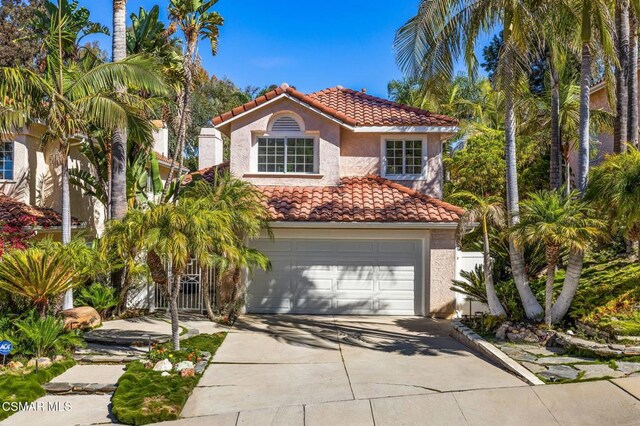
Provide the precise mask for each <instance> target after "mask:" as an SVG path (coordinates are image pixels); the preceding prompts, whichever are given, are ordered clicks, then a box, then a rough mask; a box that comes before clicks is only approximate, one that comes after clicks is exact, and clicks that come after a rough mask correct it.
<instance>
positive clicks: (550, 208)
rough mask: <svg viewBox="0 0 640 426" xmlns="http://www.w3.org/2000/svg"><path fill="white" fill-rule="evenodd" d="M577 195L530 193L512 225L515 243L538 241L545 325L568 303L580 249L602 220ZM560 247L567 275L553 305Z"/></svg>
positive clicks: (579, 263)
mask: <svg viewBox="0 0 640 426" xmlns="http://www.w3.org/2000/svg"><path fill="white" fill-rule="evenodd" d="M576 196H577V194H575V193H574V194H571V196H570V197H566V196H565V195H564V194H563V193H562V192H561V191H544V192H540V193H535V194H531V196H530V197H529V198H528V199H527V200H525V201H523V202H522V220H521V221H520V223H518V224H517V225H515V226H514V227H512V230H511V232H512V235H513V238H514V241H515V242H516V244H518V245H519V246H521V247H522V246H523V245H524V244H527V243H536V242H538V241H542V243H543V244H544V246H545V256H546V261H547V281H546V286H545V312H544V320H545V323H546V324H547V325H549V326H550V325H551V324H552V323H553V322H557V321H559V320H561V319H562V318H563V317H564V315H565V314H566V310H567V309H568V308H569V306H570V305H571V300H573V296H574V295H575V290H576V288H577V284H578V281H579V280H580V274H581V272H582V258H583V255H584V250H585V249H586V248H587V247H588V246H589V244H590V243H591V242H592V241H593V239H594V238H595V237H597V236H599V235H600V229H601V227H602V222H601V221H599V220H596V219H592V218H591V217H590V210H589V208H588V207H587V205H586V204H585V203H584V202H581V201H578V200H577V199H576V198H575V197H576ZM563 250H568V251H569V265H568V267H567V278H566V279H565V283H564V286H563V289H562V294H561V296H560V297H559V298H558V301H557V302H556V304H555V305H554V303H553V284H554V281H555V276H556V268H557V266H558V263H559V261H560V257H561V255H562V252H563Z"/></svg>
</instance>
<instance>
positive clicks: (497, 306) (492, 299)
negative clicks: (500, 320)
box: [482, 217, 507, 317]
mask: <svg viewBox="0 0 640 426" xmlns="http://www.w3.org/2000/svg"><path fill="white" fill-rule="evenodd" d="M482 248H483V260H484V283H485V287H486V290H487V304H488V305H489V312H490V313H491V315H493V316H497V317H506V316H507V311H505V309H504V306H502V303H500V299H499V298H498V294H497V293H496V288H495V285H494V283H493V261H492V260H491V254H490V251H489V231H488V229H487V218H486V217H485V218H483V219H482Z"/></svg>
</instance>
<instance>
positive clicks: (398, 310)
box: [247, 238, 422, 315]
mask: <svg viewBox="0 0 640 426" xmlns="http://www.w3.org/2000/svg"><path fill="white" fill-rule="evenodd" d="M421 243H422V241H421V240H322V239H278V238H276V239H275V240H274V241H270V240H258V241H257V242H256V244H255V247H256V248H257V249H259V250H261V251H263V252H264V253H266V254H267V256H268V257H269V259H270V260H271V263H272V269H271V271H269V272H263V271H256V272H255V273H254V275H253V276H252V277H250V280H249V284H248V289H247V311H248V312H253V313H307V314H368V315H372V314H373V315H414V314H419V313H420V310H421V307H420V303H419V301H420V300H421V294H422V286H421V271H422V266H421V263H422V261H421V258H422V244H421Z"/></svg>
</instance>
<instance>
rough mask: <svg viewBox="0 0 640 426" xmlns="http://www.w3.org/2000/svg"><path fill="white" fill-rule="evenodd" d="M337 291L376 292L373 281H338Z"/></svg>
mask: <svg viewBox="0 0 640 426" xmlns="http://www.w3.org/2000/svg"><path fill="white" fill-rule="evenodd" d="M336 290H337V291H340V290H356V291H358V290H366V291H369V292H371V291H373V290H374V282H373V280H337V282H336Z"/></svg>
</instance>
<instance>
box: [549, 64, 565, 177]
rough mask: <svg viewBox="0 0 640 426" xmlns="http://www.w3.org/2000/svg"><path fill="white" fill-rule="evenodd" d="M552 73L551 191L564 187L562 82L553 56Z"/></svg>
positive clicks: (550, 68) (550, 66)
mask: <svg viewBox="0 0 640 426" xmlns="http://www.w3.org/2000/svg"><path fill="white" fill-rule="evenodd" d="M548 61H549V70H550V71H551V149H550V157H551V158H550V160H551V161H550V165H549V182H550V184H551V189H558V188H560V186H562V158H561V154H560V151H561V142H560V82H559V79H558V70H557V69H556V67H555V65H554V63H553V58H552V57H551V54H549V56H548Z"/></svg>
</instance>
